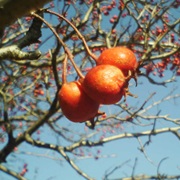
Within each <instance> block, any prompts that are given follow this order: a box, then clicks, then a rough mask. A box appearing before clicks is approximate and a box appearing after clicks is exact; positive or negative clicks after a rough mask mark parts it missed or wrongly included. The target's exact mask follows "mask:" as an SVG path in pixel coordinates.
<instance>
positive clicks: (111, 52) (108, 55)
mask: <svg viewBox="0 0 180 180" xmlns="http://www.w3.org/2000/svg"><path fill="white" fill-rule="evenodd" d="M96 63H97V65H102V64H109V65H113V66H116V67H118V68H119V69H120V70H121V71H122V72H123V73H124V75H125V76H128V75H129V71H131V72H134V71H135V70H136V68H137V60H136V56H135V55H134V53H133V51H131V50H130V49H128V48H127V47H124V46H117V47H113V48H109V49H106V50H104V51H103V52H102V53H101V55H100V56H99V58H98V59H97V62H96Z"/></svg>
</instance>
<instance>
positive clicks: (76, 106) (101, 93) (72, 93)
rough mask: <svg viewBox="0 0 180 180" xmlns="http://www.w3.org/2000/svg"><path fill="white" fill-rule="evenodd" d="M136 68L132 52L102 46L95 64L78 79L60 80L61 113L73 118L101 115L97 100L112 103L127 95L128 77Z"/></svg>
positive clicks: (100, 102) (77, 119)
mask: <svg viewBox="0 0 180 180" xmlns="http://www.w3.org/2000/svg"><path fill="white" fill-rule="evenodd" d="M136 68H137V61H136V57H135V55H134V53H133V52H132V51H131V50H130V49H128V48H126V47H114V48H109V49H106V50H104V51H103V52H102V53H101V55H100V56H99V58H97V60H96V66H95V67H93V68H92V69H90V70H89V72H88V73H87V74H86V76H85V77H81V78H79V80H78V81H73V82H65V83H63V85H62V87H61V89H60V91H59V94H58V95H59V102H60V106H61V110H62V112H63V114H64V115H65V116H66V117H67V118H68V119H69V120H70V121H73V122H84V121H87V120H91V119H93V118H94V117H95V116H97V115H100V114H102V113H100V112H99V111H98V109H99V106H100V104H114V103H117V102H118V101H120V100H121V98H122V97H123V96H126V94H127V92H128V91H127V90H128V81H129V80H130V79H131V78H132V77H133V75H134V73H135V71H136Z"/></svg>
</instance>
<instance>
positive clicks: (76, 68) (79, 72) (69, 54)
mask: <svg viewBox="0 0 180 180" xmlns="http://www.w3.org/2000/svg"><path fill="white" fill-rule="evenodd" d="M65 52H67V53H68V57H69V60H70V61H71V63H72V65H73V67H74V69H75V71H76V73H77V74H78V76H79V78H82V79H84V75H83V74H82V72H81V70H80V69H79V68H78V66H77V65H76V63H75V62H74V60H73V55H72V54H71V52H70V51H69V49H68V48H67V47H65Z"/></svg>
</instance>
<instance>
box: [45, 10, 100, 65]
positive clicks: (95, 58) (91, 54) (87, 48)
mask: <svg viewBox="0 0 180 180" xmlns="http://www.w3.org/2000/svg"><path fill="white" fill-rule="evenodd" d="M45 12H47V13H50V14H54V15H55V16H57V17H59V18H61V19H63V20H64V21H66V22H67V23H68V24H69V25H70V26H71V27H72V28H73V29H74V30H75V31H76V33H77V35H78V36H79V38H80V39H81V40H82V42H83V44H84V47H85V49H86V51H87V53H88V54H89V56H91V58H92V59H94V61H97V59H98V58H97V56H96V55H95V54H93V53H92V52H91V50H90V49H89V47H88V45H87V43H86V40H85V39H84V36H83V35H82V34H81V33H80V32H79V30H78V29H77V28H76V26H74V25H73V24H72V23H71V22H70V21H69V20H68V19H66V18H65V17H64V16H63V15H61V14H58V13H56V12H53V11H51V10H49V9H46V10H45Z"/></svg>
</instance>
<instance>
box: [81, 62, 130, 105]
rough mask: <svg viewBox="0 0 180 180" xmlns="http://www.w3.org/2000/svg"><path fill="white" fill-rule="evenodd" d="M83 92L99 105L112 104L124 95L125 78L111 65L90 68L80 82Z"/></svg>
mask: <svg viewBox="0 0 180 180" xmlns="http://www.w3.org/2000/svg"><path fill="white" fill-rule="evenodd" d="M82 86H83V88H84V91H85V92H86V93H87V94H88V96H90V97H91V98H92V99H93V100H95V101H97V102H98V103H100V104H114V103H116V102H118V101H119V100H120V99H121V98H122V96H123V95H124V87H125V86H126V81H125V77H124V75H123V73H122V71H121V70H120V69H118V68H117V67H115V66H112V65H99V66H96V67H94V68H92V69H91V70H90V71H89V72H88V73H87V74H86V76H85V78H84V80H82Z"/></svg>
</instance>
